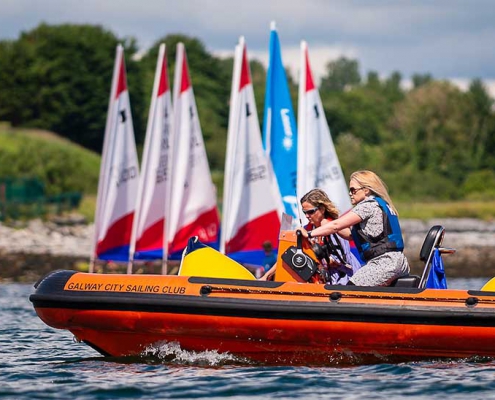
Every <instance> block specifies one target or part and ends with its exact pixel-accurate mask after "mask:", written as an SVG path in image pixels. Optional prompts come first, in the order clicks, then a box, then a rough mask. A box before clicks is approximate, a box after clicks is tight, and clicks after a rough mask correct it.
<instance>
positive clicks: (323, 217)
mask: <svg viewBox="0 0 495 400" xmlns="http://www.w3.org/2000/svg"><path fill="white" fill-rule="evenodd" d="M301 207H302V212H303V214H304V215H305V216H306V218H307V219H308V222H309V223H308V224H307V225H306V226H305V229H306V230H307V231H312V230H314V229H316V228H318V227H320V226H322V225H325V224H327V223H328V222H330V221H333V220H336V219H337V218H339V210H337V207H336V206H335V204H334V203H333V202H332V201H331V200H330V199H329V198H328V196H327V194H326V193H325V192H324V191H323V190H321V189H312V190H310V191H309V192H308V193H306V194H305V195H304V196H303V197H302V198H301ZM339 235H342V236H346V237H349V235H350V230H349V229H348V228H347V229H344V231H343V232H339ZM339 235H337V234H336V233H331V234H329V235H326V236H320V237H313V238H312V239H311V241H312V242H314V243H318V244H320V245H323V246H325V247H326V248H327V249H329V253H330V254H329V256H330V257H329V262H328V264H327V265H326V267H327V271H328V278H327V283H330V284H333V285H346V284H347V282H348V281H349V278H350V277H351V276H353V275H354V273H355V272H356V271H357V270H358V269H359V268H361V263H360V262H359V260H358V259H357V258H356V257H355V256H354V254H352V252H351V248H350V245H349V241H347V240H345V239H343V238H342V237H340V236H339Z"/></svg>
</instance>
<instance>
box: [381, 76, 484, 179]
mask: <svg viewBox="0 0 495 400" xmlns="http://www.w3.org/2000/svg"><path fill="white" fill-rule="evenodd" d="M470 104H471V103H470V101H469V98H468V97H467V96H466V94H464V93H462V92H461V91H460V90H459V89H457V88H456V87H454V86H453V85H451V84H449V83H447V82H431V83H429V84H426V85H422V86H420V87H419V88H417V89H415V90H413V91H411V92H410V93H409V95H408V96H407V97H406V98H405V99H404V101H403V102H401V103H399V104H398V105H397V107H396V109H395V113H394V116H393V118H392V120H391V129H392V131H393V136H391V137H390V141H392V140H398V141H401V142H402V143H403V146H402V150H403V151H404V153H405V154H407V158H406V159H404V163H406V164H410V165H411V167H412V170H413V171H415V172H416V173H418V174H421V173H424V172H430V173H432V172H434V173H437V174H439V176H442V177H445V178H447V179H449V180H450V181H451V182H453V183H455V184H460V183H462V181H463V180H464V176H465V175H466V173H467V172H469V171H472V170H473V169H474V168H476V165H475V162H474V159H473V155H474V153H475V152H476V146H475V145H474V144H473V143H472V140H471V139H470V133H471V132H472V130H473V129H475V126H474V125H473V118H472V113H471V112H470Z"/></svg>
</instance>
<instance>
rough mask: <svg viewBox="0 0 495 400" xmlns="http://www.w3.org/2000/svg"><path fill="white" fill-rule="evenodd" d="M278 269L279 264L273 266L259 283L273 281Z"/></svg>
mask: <svg viewBox="0 0 495 400" xmlns="http://www.w3.org/2000/svg"><path fill="white" fill-rule="evenodd" d="M276 268H277V264H275V265H273V266H272V267H271V268H270V269H269V270H268V271H266V272H265V274H264V275H263V276H262V277H261V278H259V279H258V280H259V281H273V277H274V276H275V269H276Z"/></svg>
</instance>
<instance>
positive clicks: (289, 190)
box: [263, 24, 298, 218]
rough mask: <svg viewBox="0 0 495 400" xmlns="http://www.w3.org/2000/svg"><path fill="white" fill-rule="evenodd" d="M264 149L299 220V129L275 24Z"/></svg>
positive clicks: (289, 210)
mask: <svg viewBox="0 0 495 400" xmlns="http://www.w3.org/2000/svg"><path fill="white" fill-rule="evenodd" d="M263 147H264V149H265V151H266V152H267V154H268V156H269V157H270V160H271V163H272V166H273V170H274V172H275V176H276V178H277V183H278V186H279V190H280V195H281V197H282V201H283V203H284V208H285V212H286V213H287V214H289V215H291V216H292V217H294V218H297V215H298V214H297V204H298V201H297V195H296V185H297V125H296V120H295V115H294V110H293V108H292V100H291V97H290V92H289V85H288V83H287V76H286V73H285V69H284V66H283V64H282V55H281V52H280V42H279V39H278V34H277V31H276V29H275V26H274V25H273V24H272V29H271V33H270V58H269V63H268V73H267V77H266V92H265V115H264V120H263Z"/></svg>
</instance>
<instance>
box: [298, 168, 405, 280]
mask: <svg viewBox="0 0 495 400" xmlns="http://www.w3.org/2000/svg"><path fill="white" fill-rule="evenodd" d="M349 195H350V196H351V203H352V204H353V206H354V208H353V209H352V210H351V211H349V212H348V213H346V214H344V215H343V216H341V217H339V218H337V219H334V220H333V221H328V222H327V223H325V224H322V225H321V226H319V227H316V228H315V229H312V230H306V229H301V232H302V233H303V236H305V237H308V238H310V239H311V238H314V237H321V236H327V235H330V234H333V233H339V235H340V236H343V237H345V238H346V239H349V240H350V239H351V238H352V239H354V242H355V243H356V247H357V249H358V251H359V254H360V256H361V258H362V259H363V260H364V261H366V264H365V265H364V266H363V267H361V268H360V269H359V270H358V271H357V272H356V273H355V274H354V275H353V276H352V277H351V278H350V280H349V284H351V285H357V286H388V285H390V283H392V282H393V281H394V280H395V279H397V278H400V277H402V276H406V275H408V274H409V264H408V262H407V259H406V257H405V255H404V253H403V250H404V241H403V239H402V232H401V229H400V225H399V218H398V212H397V209H396V208H395V207H394V204H393V203H392V200H391V199H390V196H389V194H388V191H387V187H386V186H385V184H384V182H383V181H382V180H381V179H380V177H379V176H378V175H376V174H375V173H374V172H372V171H357V172H354V173H353V174H352V175H351V178H350V182H349ZM346 228H351V233H349V231H345V229H346Z"/></svg>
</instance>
